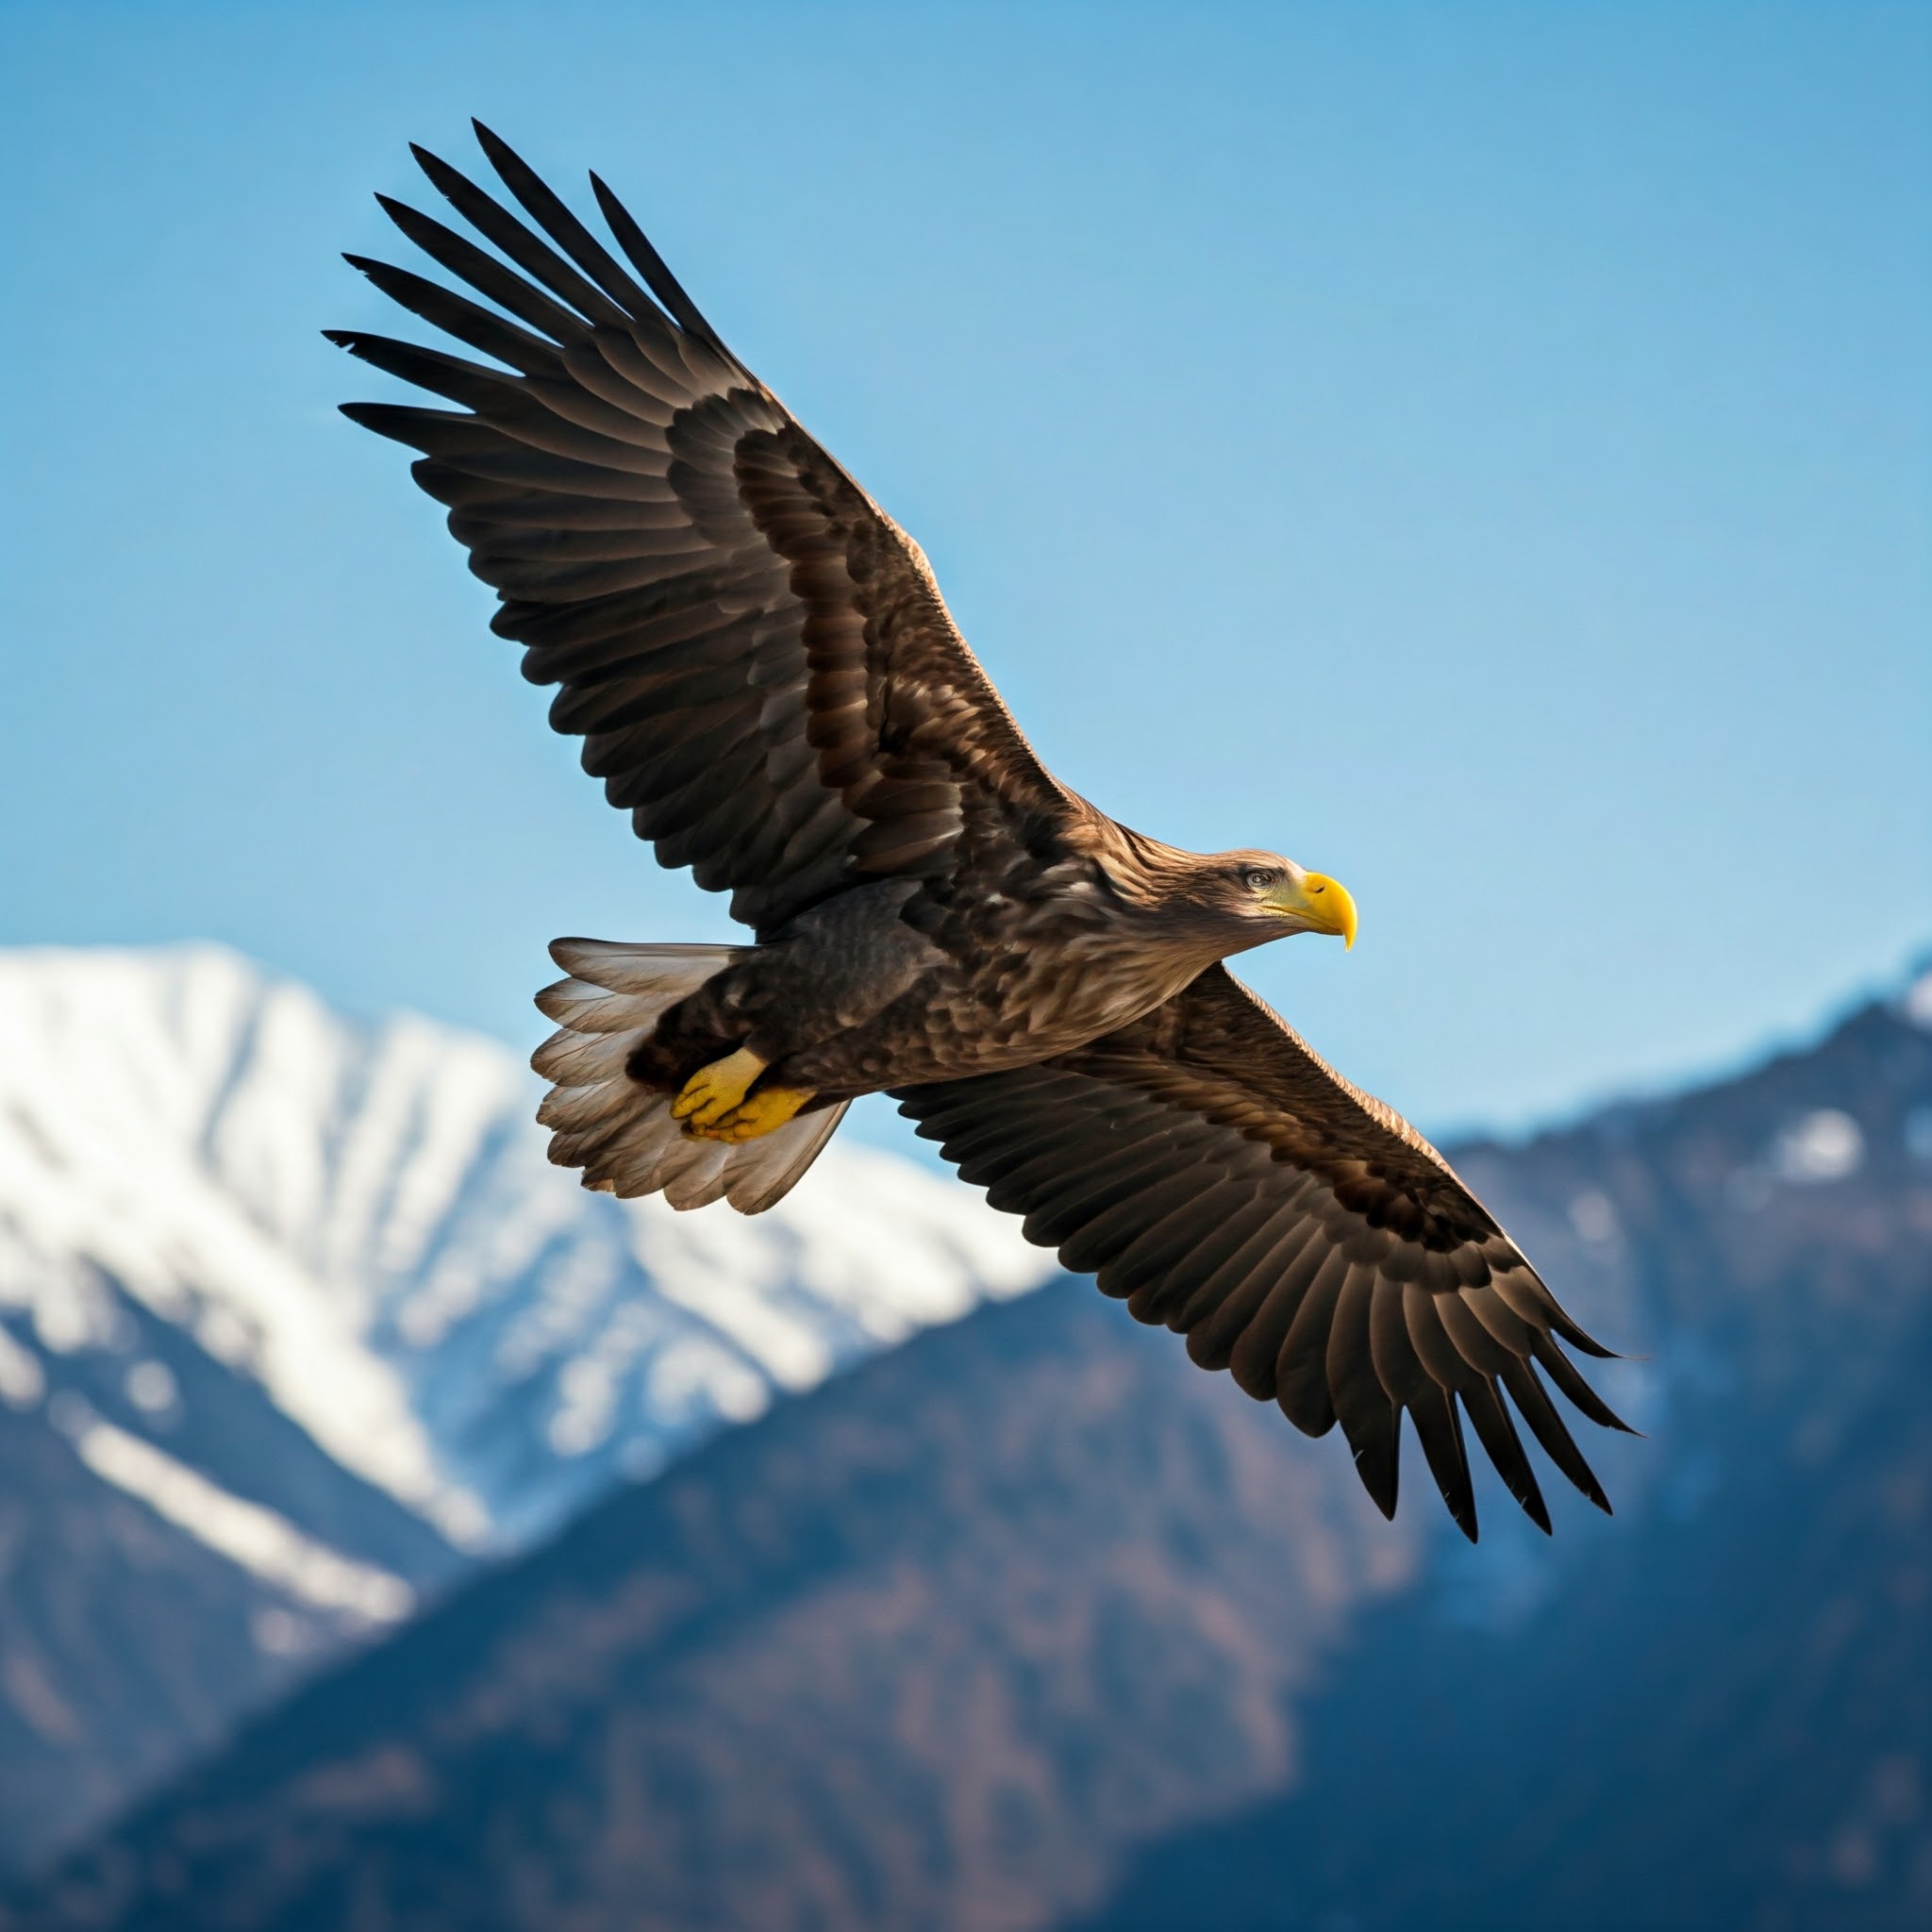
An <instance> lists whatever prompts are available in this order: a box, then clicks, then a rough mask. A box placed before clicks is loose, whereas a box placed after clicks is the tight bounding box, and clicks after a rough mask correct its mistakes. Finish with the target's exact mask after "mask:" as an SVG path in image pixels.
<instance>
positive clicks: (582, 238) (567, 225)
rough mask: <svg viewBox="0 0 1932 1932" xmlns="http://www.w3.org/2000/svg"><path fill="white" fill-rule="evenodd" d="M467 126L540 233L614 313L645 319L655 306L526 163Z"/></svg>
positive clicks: (498, 140) (485, 132)
mask: <svg viewBox="0 0 1932 1932" xmlns="http://www.w3.org/2000/svg"><path fill="white" fill-rule="evenodd" d="M470 125H471V126H473V127H474V128H475V130H476V140H477V142H478V143H479V144H480V145H481V147H482V149H483V152H484V153H485V154H486V155H488V156H489V157H490V165H491V167H492V168H494V169H495V170H496V172H497V174H498V175H501V176H502V178H503V183H504V186H505V187H506V188H508V190H509V192H511V193H512V194H514V195H515V196H516V198H517V199H518V200H519V201H520V202H522V203H523V205H524V208H525V210H526V211H527V212H528V213H529V214H530V215H531V217H532V218H533V219H534V220H535V221H536V223H537V225H539V226H540V227H541V229H542V230H543V232H544V233H545V234H546V235H548V236H549V237H550V239H551V240H552V241H553V242H556V243H557V245H558V247H559V248H561V249H562V250H563V252H564V253H565V254H566V255H567V256H569V257H570V258H571V259H572V260H573V261H574V262H575V263H576V265H577V266H578V267H579V268H580V269H582V270H583V272H584V273H585V274H586V275H589V276H590V277H591V279H592V280H593V281H594V282H595V283H596V284H597V286H598V287H599V288H600V289H602V290H603V291H604V292H605V294H607V295H608V296H609V297H610V299H611V300H612V301H613V302H615V303H616V304H617V305H618V307H619V308H623V309H625V311H626V312H627V313H629V314H631V315H632V316H634V317H647V316H649V315H650V314H651V312H652V310H653V309H654V308H655V307H656V304H654V303H653V302H652V300H651V298H650V296H648V295H647V294H645V292H644V291H643V290H641V288H639V287H638V285H637V283H636V282H634V281H633V280H632V279H631V277H630V276H629V275H627V274H626V273H625V270H624V269H623V267H622V266H620V264H619V263H618V262H617V260H616V259H615V258H613V257H612V256H611V254H610V252H609V250H608V249H607V248H606V247H605V246H604V244H603V243H602V242H599V241H598V240H597V238H596V237H595V236H594V235H593V234H591V231H590V230H589V229H588V228H587V227H585V226H584V225H583V223H581V222H580V221H578V220H577V218H576V216H575V215H574V214H572V213H571V211H570V209H569V208H566V207H564V205H563V203H562V202H561V201H560V200H559V199H558V196H557V195H556V194H555V193H554V192H552V191H551V190H550V189H549V188H547V187H545V186H544V184H543V182H542V181H541V179H540V178H539V177H538V175H537V174H536V172H535V171H534V170H533V169H532V168H531V167H530V165H529V163H528V162H527V161H525V159H524V158H523V157H522V156H521V155H519V154H518V153H517V152H516V150H515V149H514V148H512V147H511V146H510V144H509V143H508V142H507V141H505V140H504V139H503V137H502V136H501V135H500V134H495V133H492V132H491V129H489V128H488V127H486V126H484V125H483V124H482V122H480V121H472V122H471V124H470Z"/></svg>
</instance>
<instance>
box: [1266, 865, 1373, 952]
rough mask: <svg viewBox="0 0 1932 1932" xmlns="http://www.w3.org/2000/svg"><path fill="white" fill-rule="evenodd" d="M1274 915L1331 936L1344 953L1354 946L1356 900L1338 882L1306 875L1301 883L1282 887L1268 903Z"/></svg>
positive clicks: (1315, 875)
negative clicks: (1284, 914)
mask: <svg viewBox="0 0 1932 1932" xmlns="http://www.w3.org/2000/svg"><path fill="white" fill-rule="evenodd" d="M1268 903H1269V905H1270V906H1271V907H1273V908H1274V910H1275V911H1277V912H1283V913H1287V914H1288V915H1289V916H1290V917H1291V918H1294V919H1299V920H1300V921H1301V922H1302V924H1304V925H1305V926H1306V927H1307V929H1308V931H1310V932H1325V933H1333V934H1334V935H1335V937H1336V938H1337V939H1339V940H1341V942H1342V950H1343V951H1344V952H1347V951H1351V950H1353V948H1354V946H1355V901H1354V900H1353V899H1352V898H1351V897H1350V896H1349V891H1348V888H1347V887H1346V886H1344V885H1343V884H1341V881H1340V880H1338V879H1331V878H1329V877H1328V876H1327V875H1326V874H1323V873H1319V872H1311V873H1305V874H1303V875H1302V881H1301V884H1300V885H1298V886H1296V885H1286V886H1283V887H1282V889H1281V890H1280V891H1278V892H1276V893H1275V894H1274V897H1273V898H1271V899H1270V900H1269V902H1268Z"/></svg>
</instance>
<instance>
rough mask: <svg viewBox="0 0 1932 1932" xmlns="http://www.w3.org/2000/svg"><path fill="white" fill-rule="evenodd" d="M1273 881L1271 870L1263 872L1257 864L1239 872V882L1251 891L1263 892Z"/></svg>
mask: <svg viewBox="0 0 1932 1932" xmlns="http://www.w3.org/2000/svg"><path fill="white" fill-rule="evenodd" d="M1241 884H1242V885H1244V886H1245V887H1247V889H1248V891H1251V892H1265V891H1267V890H1268V888H1269V887H1270V886H1272V885H1273V884H1274V874H1273V873H1272V872H1263V871H1262V870H1261V869H1260V868H1259V867H1258V866H1255V867H1252V868H1250V870H1248V871H1247V872H1244V873H1242V874H1241Z"/></svg>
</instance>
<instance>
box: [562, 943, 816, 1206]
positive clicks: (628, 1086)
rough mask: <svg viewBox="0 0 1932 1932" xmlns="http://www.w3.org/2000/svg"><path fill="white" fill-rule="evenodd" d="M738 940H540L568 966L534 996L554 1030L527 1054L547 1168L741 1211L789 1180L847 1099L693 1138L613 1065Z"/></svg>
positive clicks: (649, 1092) (655, 1096)
mask: <svg viewBox="0 0 1932 1932" xmlns="http://www.w3.org/2000/svg"><path fill="white" fill-rule="evenodd" d="M745 950H746V949H745V948H743V947H741V946H679V945H661V946H625V945H617V944H614V943H612V942H610V941H605V940H558V941H555V942H554V943H553V944H552V946H551V948H550V957H551V958H553V959H555V960H556V961H557V963H558V965H559V966H561V967H562V968H563V970H564V971H565V972H566V973H568V974H570V975H571V976H570V977H569V978H568V979H562V980H559V981H558V983H557V984H556V985H555V986H549V987H545V988H544V989H543V991H541V992H540V993H539V994H538V995H537V1005H538V1008H539V1009H540V1010H541V1012H543V1013H544V1014H545V1015H546V1016H547V1017H548V1018H550V1019H552V1020H555V1021H556V1022H557V1024H558V1031H557V1032H555V1033H553V1034H552V1035H551V1036H550V1038H549V1039H548V1040H546V1041H544V1042H543V1044H542V1045H541V1046H540V1047H539V1048H538V1049H537V1051H536V1052H535V1053H534V1054H532V1055H531V1057H530V1064H531V1066H533V1067H534V1068H535V1069H536V1070H537V1072H538V1073H540V1074H542V1076H543V1077H544V1078H545V1079H546V1080H551V1081H554V1082H555V1083H556V1084H555V1085H554V1086H553V1087H552V1088H551V1090H550V1091H549V1092H548V1093H547V1094H545V1095H544V1097H543V1105H542V1106H541V1108H538V1109H537V1118H538V1120H539V1121H540V1122H541V1123H542V1124H543V1125H544V1126H546V1127H553V1128H555V1129H556V1131H555V1132H554V1133H553V1134H552V1135H551V1137H550V1158H551V1159H552V1160H554V1161H555V1162H556V1163H557V1164H558V1167H580V1168H582V1169H583V1171H584V1185H585V1187H587V1188H594V1189H597V1190H600V1191H603V1192H605V1193H609V1194H619V1195H622V1196H625V1198H629V1197H630V1196H632V1195H635V1194H655V1193H657V1192H658V1191H660V1190H661V1191H662V1192H663V1195H664V1198H665V1199H666V1200H667V1201H669V1202H670V1204H671V1205H672V1206H673V1207H674V1208H702V1207H704V1206H705V1205H706V1204H707V1203H708V1202H711V1201H717V1200H725V1201H729V1202H730V1203H731V1205H732V1206H733V1207H734V1208H737V1209H738V1210H739V1212H740V1213H741V1214H758V1213H760V1212H762V1211H763V1210H764V1209H765V1208H769V1207H771V1206H772V1204H773V1203H774V1202H775V1201H780V1200H783V1199H784V1197H785V1196H786V1194H788V1193H789V1192H790V1191H791V1188H792V1185H793V1183H794V1182H796V1181H797V1179H798V1177H799V1176H800V1175H801V1174H804V1172H805V1171H806V1169H807V1168H808V1167H809V1166H810V1165H811V1164H812V1162H813V1161H814V1160H816V1159H817V1158H818V1156H819V1150H820V1149H821V1148H822V1147H824V1144H825V1142H826V1141H829V1140H830V1139H831V1138H832V1130H833V1128H834V1127H836V1126H837V1125H838V1124H839V1123H840V1121H841V1120H842V1119H843V1118H844V1115H845V1107H846V1105H847V1104H848V1103H844V1102H841V1104H840V1105H839V1106H837V1107H827V1108H820V1109H819V1110H818V1111H817V1112H816V1113H806V1114H800V1115H799V1116H798V1118H797V1119H795V1120H792V1121H788V1122H787V1123H786V1124H785V1125H784V1126H782V1127H779V1128H777V1129H775V1130H774V1132H772V1133H769V1134H767V1135H765V1136H764V1137H763V1138H762V1139H760V1140H757V1141H739V1142H737V1143H736V1144H726V1143H724V1142H722V1141H699V1140H694V1139H692V1137H691V1135H689V1134H687V1133H686V1132H685V1131H684V1126H683V1124H682V1123H681V1122H679V1121H675V1120H673V1119H672V1118H671V1100H672V1096H671V1095H670V1094H668V1093H663V1092H659V1091H657V1090H655V1089H653V1088H649V1087H646V1086H644V1085H642V1084H641V1082H639V1081H637V1080H633V1079H632V1078H631V1076H630V1074H628V1073H627V1072H626V1071H625V1068H626V1066H627V1064H628V1062H629V1060H630V1057H631V1055H632V1054H633V1053H635V1052H636V1051H637V1049H638V1048H639V1047H640V1046H641V1045H642V1044H643V1043H644V1041H647V1040H649V1039H650V1037H651V1035H652V1033H653V1031H655V1029H656V1027H657V1024H658V1018H659V1016H660V1015H661V1014H663V1013H664V1012H665V1011H666V1009H667V1008H671V1007H674V1006H675V1005H676V1004H677V1002H678V1001H679V1000H681V999H684V998H686V997H688V996H689V995H690V994H691V993H693V992H695V991H697V990H698V988H699V987H701V986H702V985H704V983H705V981H706V980H708V979H709V978H710V977H711V975H712V974H714V973H718V972H722V971H723V970H724V967H726V966H728V965H730V964H731V962H732V961H733V960H734V959H736V958H740V957H741V955H742V953H743V952H744V951H745Z"/></svg>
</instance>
